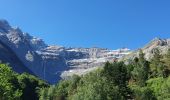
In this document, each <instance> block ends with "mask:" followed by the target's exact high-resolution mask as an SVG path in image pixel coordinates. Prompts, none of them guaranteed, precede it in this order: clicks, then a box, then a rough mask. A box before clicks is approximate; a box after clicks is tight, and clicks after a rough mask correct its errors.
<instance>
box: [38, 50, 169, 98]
mask: <svg viewBox="0 0 170 100" xmlns="http://www.w3.org/2000/svg"><path fill="white" fill-rule="evenodd" d="M144 55H145V54H144V53H143V52H142V50H140V52H139V56H138V57H136V58H134V59H133V60H131V61H129V62H128V63H126V64H125V63H124V62H113V63H109V62H107V63H106V64H105V66H104V67H103V68H100V69H98V70H96V71H93V72H91V73H89V74H86V75H84V76H81V77H80V76H76V75H74V76H72V77H71V78H70V79H69V80H61V81H60V82H59V83H58V84H56V85H53V86H50V87H47V88H42V89H41V91H40V100H127V99H128V100H130V99H134V100H169V99H170V76H169V74H170V73H169V72H170V50H169V51H168V53H167V54H166V55H161V54H160V52H159V50H158V49H154V50H153V58H152V59H151V60H150V61H147V60H146V59H145V58H144Z"/></svg>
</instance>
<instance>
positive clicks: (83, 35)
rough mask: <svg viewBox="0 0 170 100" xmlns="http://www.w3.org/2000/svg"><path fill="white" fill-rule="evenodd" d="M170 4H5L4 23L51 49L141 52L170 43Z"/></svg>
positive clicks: (100, 0)
mask: <svg viewBox="0 0 170 100" xmlns="http://www.w3.org/2000/svg"><path fill="white" fill-rule="evenodd" d="M169 5H170V1H169V0H0V18H2V19H6V20H8V21H9V23H10V24H11V25H12V26H19V27H20V28H21V29H22V30H23V31H24V32H28V33H30V34H31V35H34V36H36V37H39V38H42V39H44V41H45V42H46V43H47V44H57V45H63V46H67V47H70V46H71V47H103V48H110V49H116V48H121V47H128V48H130V49H136V48H139V47H142V46H144V45H145V44H146V43H147V42H149V41H150V40H152V39H153V38H154V37H161V38H170V6H169Z"/></svg>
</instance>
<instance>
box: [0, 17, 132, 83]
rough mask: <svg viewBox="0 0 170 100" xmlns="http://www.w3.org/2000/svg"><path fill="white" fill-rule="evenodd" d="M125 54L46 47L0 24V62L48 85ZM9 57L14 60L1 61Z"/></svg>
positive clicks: (8, 26) (89, 49)
mask: <svg viewBox="0 0 170 100" xmlns="http://www.w3.org/2000/svg"><path fill="white" fill-rule="evenodd" d="M1 45H2V46H1ZM1 47H2V48H1ZM3 48H5V50H8V52H10V54H9V53H8V52H5V51H4V49H3ZM129 52H130V50H129V49H127V48H124V49H118V50H108V49H101V48H66V47H61V46H49V45H47V44H45V43H44V42H43V40H42V39H38V38H35V37H33V36H30V35H29V34H28V33H24V32H22V31H21V30H20V29H19V28H13V27H11V26H10V25H9V24H8V22H7V21H5V20H0V60H2V61H4V62H8V63H10V64H11V66H12V67H13V69H15V71H17V72H20V73H21V72H28V73H31V74H35V75H37V76H38V77H40V78H42V79H44V80H47V81H48V82H50V83H55V82H57V81H58V80H59V79H60V78H61V77H62V78H67V77H68V76H70V75H72V74H78V75H81V74H85V73H87V72H89V71H91V70H93V69H95V68H97V67H98V66H102V65H103V63H104V62H106V61H113V60H115V59H119V58H121V57H123V56H124V55H127V54H129ZM8 54H9V55H8ZM12 56H13V57H15V58H17V59H15V60H7V59H5V58H10V57H12ZM17 63H19V64H17ZM20 68H21V69H20Z"/></svg>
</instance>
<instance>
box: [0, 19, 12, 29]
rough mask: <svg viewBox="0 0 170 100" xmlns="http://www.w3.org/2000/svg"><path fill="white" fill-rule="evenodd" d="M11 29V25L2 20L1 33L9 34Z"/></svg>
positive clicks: (0, 24)
mask: <svg viewBox="0 0 170 100" xmlns="http://www.w3.org/2000/svg"><path fill="white" fill-rule="evenodd" d="M10 29H11V26H10V25H9V23H8V21H6V20H5V19H0V31H1V32H7V31H8V30H10Z"/></svg>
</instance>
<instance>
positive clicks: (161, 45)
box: [119, 38, 170, 61]
mask: <svg viewBox="0 0 170 100" xmlns="http://www.w3.org/2000/svg"><path fill="white" fill-rule="evenodd" d="M155 48H157V49H159V50H160V53H161V54H165V53H166V52H167V51H168V49H170V39H160V38H154V39H153V40H151V41H150V42H149V43H148V44H146V45H145V46H144V47H143V48H141V49H142V51H143V52H144V53H145V58H146V59H147V60H150V59H151V58H152V57H153V50H154V49H155ZM138 53H139V49H138V50H135V51H133V52H132V53H130V54H128V55H126V56H124V57H122V58H121V59H119V60H120V61H121V60H126V61H127V60H129V59H134V58H135V57H137V56H138Z"/></svg>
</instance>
